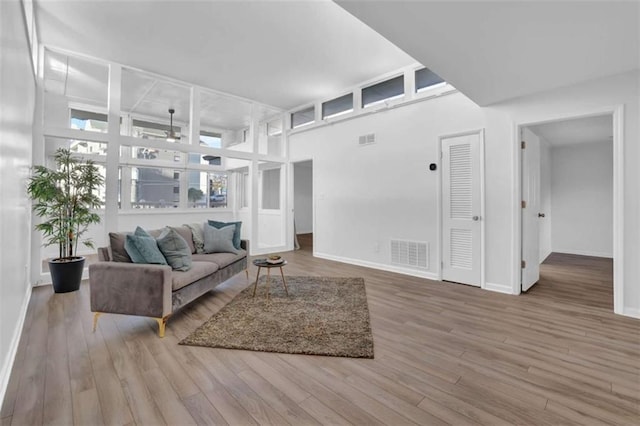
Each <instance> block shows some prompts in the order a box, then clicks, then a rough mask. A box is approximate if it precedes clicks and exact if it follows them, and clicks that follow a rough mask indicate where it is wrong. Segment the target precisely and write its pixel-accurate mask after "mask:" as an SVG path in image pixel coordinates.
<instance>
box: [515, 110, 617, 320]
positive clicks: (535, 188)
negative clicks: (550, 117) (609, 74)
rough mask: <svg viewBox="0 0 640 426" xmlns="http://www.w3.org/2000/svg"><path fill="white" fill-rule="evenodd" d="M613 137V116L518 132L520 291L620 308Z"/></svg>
mask: <svg viewBox="0 0 640 426" xmlns="http://www.w3.org/2000/svg"><path fill="white" fill-rule="evenodd" d="M614 133H615V132H614V112H607V113H601V114H596V115H587V116H581V117H571V118H564V119H560V120H555V121H550V122H542V123H530V124H527V125H526V126H521V127H520V144H521V146H520V153H521V155H520V173H521V188H520V194H521V200H522V201H521V211H520V221H521V251H520V254H521V265H520V266H521V275H520V286H521V288H520V289H521V291H523V292H534V293H535V294H536V295H537V296H541V295H543V294H546V295H547V296H550V297H552V298H566V299H568V300H570V301H571V302H573V303H578V304H583V305H589V306H600V307H603V306H604V307H607V306H608V307H609V310H610V309H612V308H613V307H614V299H615V297H614V295H615V293H616V291H617V290H616V289H615V288H614V287H616V285H615V280H614V273H613V269H614V263H617V261H618V258H617V257H616V256H614V255H615V254H616V250H615V247H616V241H617V240H618V238H619V236H617V235H616V233H615V230H616V227H615V226H614V223H615V219H614V218H615V212H616V209H617V206H616V203H615V199H616V197H615V195H614V194H616V184H617V182H616V179H615V175H616V173H615V169H616V166H618V164H616V163H617V162H616V161H615V157H614V151H615V149H614V145H615V144H614ZM593 277H597V279H595V280H593V279H592V278H593ZM603 299H606V300H603Z"/></svg>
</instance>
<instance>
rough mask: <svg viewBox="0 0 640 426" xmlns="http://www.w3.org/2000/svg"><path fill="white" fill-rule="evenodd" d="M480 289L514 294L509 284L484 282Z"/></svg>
mask: <svg viewBox="0 0 640 426" xmlns="http://www.w3.org/2000/svg"><path fill="white" fill-rule="evenodd" d="M482 289H483V290H489V291H495V292H496V293H503V294H511V295H513V294H514V293H513V289H512V288H511V286H510V285H509V284H497V283H489V282H485V283H484V287H482Z"/></svg>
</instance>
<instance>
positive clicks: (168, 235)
mask: <svg viewBox="0 0 640 426" xmlns="http://www.w3.org/2000/svg"><path fill="white" fill-rule="evenodd" d="M156 242H157V243H158V248H159V249H160V251H161V252H162V254H163V255H164V258H165V259H166V260H167V263H168V264H169V266H171V269H175V270H176V271H188V270H189V269H191V249H190V248H189V244H188V243H187V242H186V241H185V239H184V238H182V237H181V236H180V234H178V232H177V231H176V230H175V229H173V228H169V227H166V228H165V229H164V230H163V231H162V233H161V234H160V236H159V237H158V238H157V239H156Z"/></svg>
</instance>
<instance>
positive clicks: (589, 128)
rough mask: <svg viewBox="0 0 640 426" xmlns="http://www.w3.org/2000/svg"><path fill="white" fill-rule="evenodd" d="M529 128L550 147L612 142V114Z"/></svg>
mask: <svg viewBox="0 0 640 426" xmlns="http://www.w3.org/2000/svg"><path fill="white" fill-rule="evenodd" d="M529 129H531V131H532V132H533V133H535V134H536V135H538V136H539V137H541V138H543V139H545V140H546V141H547V142H549V144H550V145H551V146H552V147H556V146H567V145H576V144H588V143H612V141H613V116H612V115H611V114H608V115H600V116H595V117H583V118H575V119H571V120H562V121H554V122H551V123H544V124H538V125H535V126H530V127H529Z"/></svg>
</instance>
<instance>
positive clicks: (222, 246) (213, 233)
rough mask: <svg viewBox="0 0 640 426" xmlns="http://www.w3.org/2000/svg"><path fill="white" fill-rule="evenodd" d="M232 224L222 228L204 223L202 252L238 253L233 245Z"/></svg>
mask: <svg viewBox="0 0 640 426" xmlns="http://www.w3.org/2000/svg"><path fill="white" fill-rule="evenodd" d="M234 229H235V227H234V226H233V225H229V226H225V227H223V228H220V229H218V228H215V227H213V226H210V225H208V224H206V223H205V224H204V226H203V230H204V252H205V253H233V254H238V250H236V248H235V247H234V245H233V231H234Z"/></svg>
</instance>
